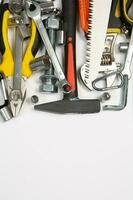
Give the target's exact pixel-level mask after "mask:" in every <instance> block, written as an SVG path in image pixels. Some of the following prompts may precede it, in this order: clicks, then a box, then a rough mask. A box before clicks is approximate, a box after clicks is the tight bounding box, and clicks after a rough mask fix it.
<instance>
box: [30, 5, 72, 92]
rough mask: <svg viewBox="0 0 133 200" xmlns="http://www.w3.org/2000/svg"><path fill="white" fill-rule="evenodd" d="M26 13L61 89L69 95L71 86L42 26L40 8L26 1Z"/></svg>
mask: <svg viewBox="0 0 133 200" xmlns="http://www.w3.org/2000/svg"><path fill="white" fill-rule="evenodd" d="M26 11H27V15H28V16H29V17H30V18H31V19H33V20H34V22H35V24H36V26H37V29H38V31H39V33H40V36H41V38H42V41H43V43H44V45H45V47H46V50H47V53H48V55H49V57H50V59H51V61H52V64H53V67H54V69H55V73H56V75H57V77H58V79H59V82H60V85H61V87H62V89H63V92H64V93H70V92H71V86H70V84H69V83H68V81H67V79H66V77H65V75H64V73H63V70H62V67H61V64H60V62H59V60H58V58H57V55H56V53H55V51H54V49H53V47H52V44H51V42H50V40H49V37H48V34H47V31H46V28H45V26H44V25H43V22H42V19H41V8H40V6H39V5H38V4H36V3H34V4H33V3H32V2H31V1H26Z"/></svg>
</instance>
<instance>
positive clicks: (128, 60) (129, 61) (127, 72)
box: [103, 0, 133, 111]
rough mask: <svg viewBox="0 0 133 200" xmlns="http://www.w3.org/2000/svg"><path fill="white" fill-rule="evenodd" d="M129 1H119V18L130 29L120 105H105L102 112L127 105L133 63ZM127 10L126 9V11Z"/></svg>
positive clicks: (132, 38)
mask: <svg viewBox="0 0 133 200" xmlns="http://www.w3.org/2000/svg"><path fill="white" fill-rule="evenodd" d="M128 3H129V1H126V0H120V11H121V18H122V21H123V22H124V23H125V25H126V26H127V27H128V28H130V29H131V36H130V41H129V47H128V51H127V56H126V60H125V64H124V67H123V71H122V75H123V80H124V81H123V82H124V84H123V87H122V103H121V104H120V105H117V106H116V105H106V106H104V108H103V109H104V110H116V111H117V110H118V111H119V110H122V109H124V108H125V107H126V105H127V96H128V85H129V80H130V79H131V76H132V73H131V65H132V62H133V19H131V18H130V17H129V15H128V9H129V8H128V7H127V4H128ZM132 4H133V2H131V3H130V6H131V5H132ZM127 8H128V9H127Z"/></svg>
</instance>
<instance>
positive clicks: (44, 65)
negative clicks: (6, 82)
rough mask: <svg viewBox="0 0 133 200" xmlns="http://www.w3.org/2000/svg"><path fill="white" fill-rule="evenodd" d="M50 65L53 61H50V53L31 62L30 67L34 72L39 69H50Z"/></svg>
mask: <svg viewBox="0 0 133 200" xmlns="http://www.w3.org/2000/svg"><path fill="white" fill-rule="evenodd" d="M50 67H51V63H50V60H49V56H48V55H44V56H40V57H38V58H35V59H34V60H32V61H31V62H30V68H31V70H32V71H33V72H34V71H39V70H42V69H43V70H44V69H46V70H48V69H49V68H50Z"/></svg>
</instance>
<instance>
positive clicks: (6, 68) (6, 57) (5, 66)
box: [0, 3, 40, 116]
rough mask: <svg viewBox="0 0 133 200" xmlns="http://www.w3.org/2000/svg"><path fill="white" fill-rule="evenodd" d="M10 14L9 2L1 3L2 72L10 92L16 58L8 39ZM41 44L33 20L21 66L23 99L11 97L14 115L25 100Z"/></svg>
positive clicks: (0, 65) (0, 47) (0, 67)
mask: <svg viewBox="0 0 133 200" xmlns="http://www.w3.org/2000/svg"><path fill="white" fill-rule="evenodd" d="M10 14H11V13H10V11H9V8H8V4H7V3H5V4H0V52H1V54H2V57H3V59H2V63H1V64H0V72H2V73H3V74H4V76H5V78H6V80H7V86H8V94H9V93H10V92H9V90H10V89H12V82H13V81H12V78H13V75H14V59H13V55H12V51H11V48H10V44H9V39H8V20H9V17H10ZM39 45H40V44H39V35H38V32H37V29H36V26H35V24H34V22H33V21H31V36H30V40H29V43H28V46H27V48H26V51H25V53H24V56H23V59H22V65H21V66H20V67H21V74H22V77H23V79H22V81H23V82H24V83H22V87H23V88H22V90H23V89H24V91H22V94H23V95H22V99H19V101H16V102H14V100H13V101H12V100H11V99H10V100H11V101H10V104H11V109H12V112H13V115H14V116H16V115H17V114H18V113H19V111H20V109H21V107H22V104H23V102H24V99H25V94H26V92H25V91H26V87H25V86H24V85H25V83H26V80H27V78H29V77H30V76H31V75H32V71H31V69H30V62H31V60H33V59H34V57H35V55H36V53H37V51H38V49H39ZM9 95H10V94H9Z"/></svg>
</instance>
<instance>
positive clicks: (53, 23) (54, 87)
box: [40, 12, 60, 93]
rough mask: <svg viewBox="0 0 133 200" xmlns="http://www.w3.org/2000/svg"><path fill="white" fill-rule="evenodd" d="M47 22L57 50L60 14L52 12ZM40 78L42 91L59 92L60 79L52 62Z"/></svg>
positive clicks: (50, 37) (48, 30) (52, 42)
mask: <svg viewBox="0 0 133 200" xmlns="http://www.w3.org/2000/svg"><path fill="white" fill-rule="evenodd" d="M45 24H46V29H47V32H48V35H49V40H50V42H51V44H52V46H53V49H54V50H55V44H56V37H57V30H58V29H59V27H60V18H59V17H58V15H57V16H56V12H55V13H53V14H51V16H50V17H48V18H47V19H46V21H45ZM49 59H50V58H49ZM40 80H41V81H42V85H41V86H40V92H46V93H49V92H51V93H57V92H58V84H57V81H58V79H57V77H56V76H55V74H54V68H53V66H52V63H51V67H50V68H49V69H45V70H44V74H43V75H42V76H41V77H40Z"/></svg>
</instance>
